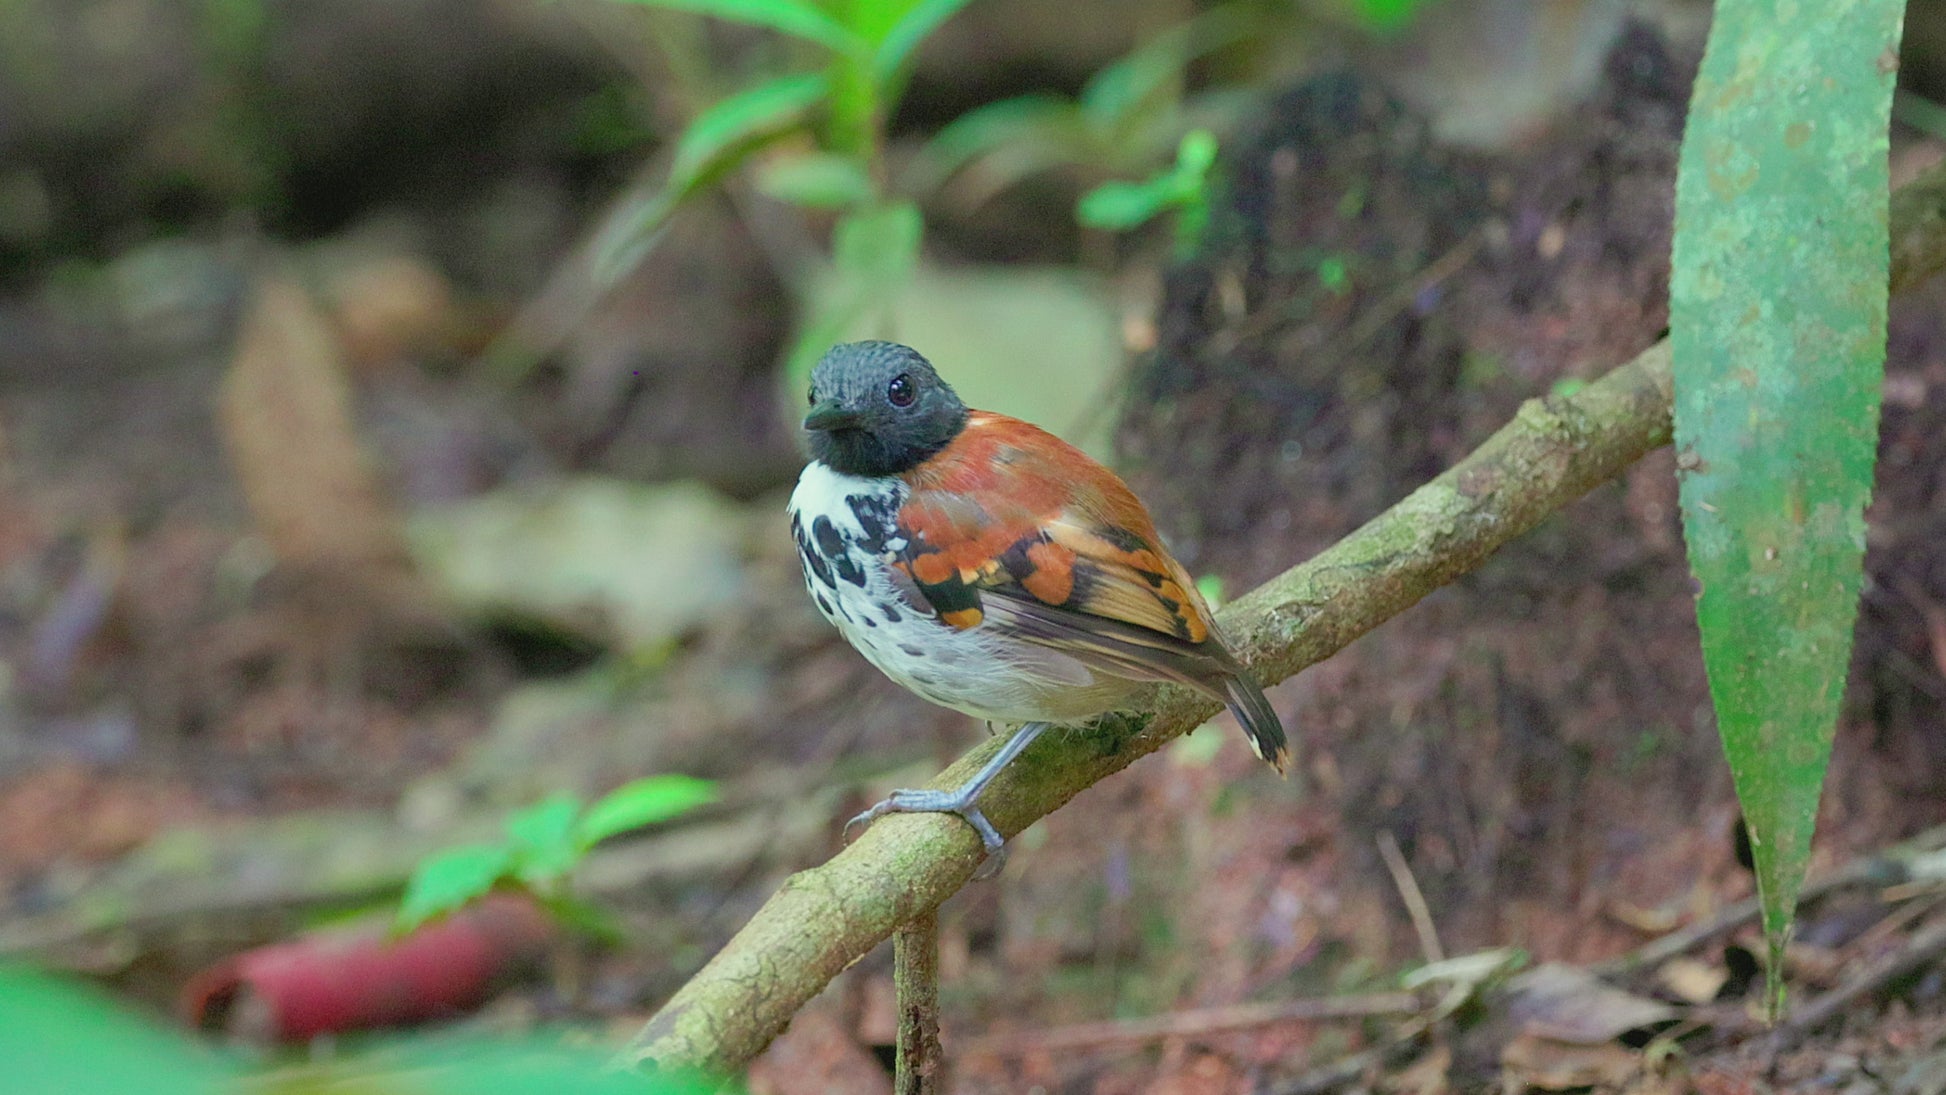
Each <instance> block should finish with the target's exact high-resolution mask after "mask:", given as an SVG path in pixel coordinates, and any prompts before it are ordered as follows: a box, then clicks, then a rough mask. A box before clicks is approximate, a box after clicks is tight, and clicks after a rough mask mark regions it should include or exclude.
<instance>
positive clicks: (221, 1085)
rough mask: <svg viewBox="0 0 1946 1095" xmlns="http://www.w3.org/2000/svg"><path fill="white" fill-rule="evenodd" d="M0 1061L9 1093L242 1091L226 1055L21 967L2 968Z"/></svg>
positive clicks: (198, 1094) (204, 1094)
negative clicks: (4, 1066) (2, 1064)
mask: <svg viewBox="0 0 1946 1095" xmlns="http://www.w3.org/2000/svg"><path fill="white" fill-rule="evenodd" d="M0 1061H5V1062H6V1063H7V1071H6V1076H7V1078H6V1083H5V1085H4V1086H5V1087H6V1089H7V1090H9V1091H20V1092H29V1091H36V1092H39V1091H45V1092H66V1091H73V1092H88V1091H140V1092H144V1093H145V1095H146V1093H154V1095H209V1093H212V1092H221V1091H230V1090H240V1088H233V1087H232V1086H231V1085H232V1084H234V1083H236V1082H237V1081H238V1080H239V1079H240V1075H239V1074H240V1070H239V1069H238V1068H237V1066H236V1065H235V1064H234V1063H232V1062H231V1061H229V1060H227V1059H226V1058H224V1057H223V1056H221V1055H219V1054H217V1053H214V1052H212V1051H210V1050H209V1049H207V1048H206V1047H204V1046H201V1045H198V1044H196V1043H194V1042H191V1041H190V1040H188V1039H187V1038H183V1037H180V1036H178V1035H175V1034H173V1033H172V1032H170V1031H169V1030H167V1029H166V1028H164V1027H162V1026H160V1025H159V1024H155V1023H151V1022H149V1021H148V1020H146V1019H143V1018H140V1017H138V1016H137V1015H135V1014H134V1013H132V1012H130V1011H127V1010H125V1009H123V1008H121V1007H119V1006H117V1005H116V1004H115V1003H114V1002H113V1001H112V1000H110V999H109V998H108V997H107V996H105V995H103V994H102V993H100V992H98V991H96V990H94V989H92V988H90V987H88V986H86V985H82V984H79V983H76V982H73V981H69V980H66V979H61V978H55V977H51V976H48V975H46V974H42V973H38V972H35V971H32V970H24V969H19V968H6V967H0Z"/></svg>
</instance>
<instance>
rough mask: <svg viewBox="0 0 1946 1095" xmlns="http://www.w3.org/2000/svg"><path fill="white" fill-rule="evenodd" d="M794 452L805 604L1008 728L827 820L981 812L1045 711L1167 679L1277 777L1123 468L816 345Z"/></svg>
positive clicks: (1264, 710) (885, 359)
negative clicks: (907, 784)
mask: <svg viewBox="0 0 1946 1095" xmlns="http://www.w3.org/2000/svg"><path fill="white" fill-rule="evenodd" d="M809 394H810V411H809V413H807V414H806V415H805V417H804V432H805V439H806V443H807V447H808V449H809V451H810V457H811V459H810V461H809V462H808V463H807V464H806V465H805V467H804V471H803V473H802V474H801V475H800V476H799V478H798V482H797V487H796V489H795V490H794V491H793V492H792V494H791V499H790V503H789V507H788V512H789V514H790V524H791V534H792V536H793V537H794V538H795V539H796V544H797V555H798V560H799V563H800V564H801V567H802V569H803V572H804V582H805V587H806V589H807V590H809V592H810V595H811V599H812V601H813V603H814V604H816V605H817V609H818V611H819V613H821V614H822V615H823V616H824V618H825V619H826V620H828V621H830V622H831V623H832V624H834V625H836V627H837V629H838V631H839V632H840V633H841V634H842V635H843V636H844V638H845V639H846V640H847V641H849V642H850V643H851V645H852V646H853V647H855V648H856V649H857V650H858V652H859V653H861V654H863V655H864V656H865V658H866V660H867V661H869V662H871V663H872V664H873V665H874V666H876V667H877V668H878V669H879V670H880V671H881V672H883V673H884V674H885V675H886V676H887V677H890V678H891V679H892V680H893V681H895V682H897V683H898V684H900V685H903V686H904V687H906V688H907V689H909V690H911V691H912V692H914V693H917V694H918V695H919V696H921V697H923V698H925V699H927V700H930V701H931V702H933V703H936V704H939V705H940V706H943V707H948V708H952V709H954V710H957V711H962V712H964V713H966V714H969V715H972V716H974V717H975V718H978V719H983V720H986V721H987V722H989V723H1003V724H1015V725H1017V726H1018V729H1017V730H1015V731H1014V733H1013V736H1012V737H1011V738H1009V739H1008V741H1007V743H1006V744H1005V745H1004V746H1003V747H1002V748H1001V749H1000V751H999V752H998V753H996V754H994V756H993V757H992V758H991V759H990V760H989V761H987V763H986V764H985V765H984V766H983V767H982V768H981V769H980V770H979V771H978V772H976V773H974V775H973V776H971V777H970V778H969V779H967V780H966V781H965V782H964V783H962V784H961V785H960V786H958V787H956V788H953V789H951V790H896V791H893V792H892V793H891V794H890V795H889V796H887V797H886V798H885V799H883V800H882V801H880V802H878V803H877V804H875V805H874V806H872V807H871V808H870V809H868V810H866V811H864V812H863V813H860V814H859V815H858V816H856V817H854V818H852V819H851V820H850V821H849V822H847V824H846V830H847V831H850V830H851V829H852V828H853V827H854V826H856V825H861V824H869V823H870V822H872V821H873V820H875V819H877V818H879V817H882V816H884V815H885V814H888V813H933V812H937V813H950V814H955V815H957V816H959V817H960V818H962V819H963V820H964V821H965V822H966V823H967V824H968V825H970V826H972V828H973V830H974V831H975V832H976V833H978V834H979V837H980V841H981V844H982V846H983V847H984V849H985V852H986V861H985V862H984V863H983V864H982V873H989V871H990V870H998V866H999V864H1000V863H1001V862H1003V859H1002V857H1003V855H1004V849H1005V841H1004V840H1003V839H1002V838H1001V836H1000V833H999V831H998V830H997V829H995V828H994V826H993V824H992V823H991V822H990V821H989V820H988V819H987V817H986V815H985V814H984V813H982V812H981V810H980V807H979V802H980V797H981V795H982V794H983V793H984V792H985V791H986V789H987V787H988V786H989V785H990V784H991V783H992V782H993V780H994V778H995V777H996V776H998V775H999V774H1000V772H1001V771H1002V770H1003V769H1004V768H1005V767H1006V766H1007V765H1008V764H1009V763H1011V762H1012V761H1013V760H1014V759H1015V758H1016V757H1018V756H1019V755H1020V754H1021V752H1022V751H1024V750H1025V749H1026V748H1027V747H1028V746H1029V745H1030V744H1032V743H1033V741H1034V740H1035V739H1036V738H1038V737H1039V736H1040V735H1041V734H1042V733H1044V732H1045V731H1046V730H1047V729H1048V728H1049V727H1052V726H1060V725H1071V724H1075V723H1079V722H1081V721H1083V720H1086V719H1088V718H1090V717H1092V716H1095V715H1100V714H1103V713H1106V712H1109V711H1115V710H1122V709H1126V708H1127V707H1129V706H1130V705H1131V704H1133V703H1135V702H1138V701H1139V700H1140V699H1141V697H1143V696H1144V695H1145V693H1146V691H1147V688H1148V687H1149V685H1151V684H1152V683H1153V682H1157V681H1172V682H1176V683H1179V684H1184V685H1188V686H1189V687H1191V688H1193V689H1195V690H1197V691H1199V692H1201V693H1203V694H1204V695H1206V696H1209V697H1211V698H1212V699H1215V700H1218V701H1220V702H1222V703H1223V704H1225V705H1226V706H1228V708H1229V709H1230V711H1231V713H1232V714H1234V715H1235V716H1236V720H1237V722H1238V723H1239V724H1240V725H1241V726H1242V728H1243V732H1244V735H1245V736H1246V738H1247V739H1248V740H1249V743H1250V747H1251V749H1252V750H1253V751H1254V752H1255V753H1256V755H1257V756H1259V757H1261V758H1262V759H1264V760H1265V761H1267V762H1269V763H1270V764H1271V766H1272V767H1274V768H1276V769H1277V771H1278V772H1279V773H1280V774H1282V773H1284V772H1285V770H1286V767H1287V766H1288V764H1289V761H1290V749H1289V746H1288V744H1287V742H1286V739H1285V736H1284V728H1283V724H1282V723H1281V722H1280V721H1279V720H1278V717H1277V713H1276V711H1274V710H1273V709H1272V708H1271V706H1270V703H1269V701H1268V700H1266V699H1265V698H1264V694H1263V690H1262V688H1261V687H1259V686H1258V684H1257V682H1256V681H1255V680H1254V679H1253V678H1252V677H1251V676H1250V674H1249V672H1248V671H1247V670H1246V669H1245V668H1244V667H1243V665H1242V664H1241V663H1240V662H1239V661H1238V660H1237V657H1236V654H1235V652H1234V651H1232V650H1231V648H1230V647H1229V646H1228V645H1227V644H1226V643H1225V642H1224V640H1223V638H1222V636H1221V635H1220V634H1218V632H1217V631H1216V628H1215V623H1214V617H1213V613H1211V611H1210V608H1209V605H1208V604H1207V603H1206V602H1205V601H1204V599H1203V598H1202V596H1201V595H1200V594H1199V593H1198V591H1197V589H1196V584H1195V582H1194V581H1192V580H1191V579H1190V577H1189V574H1188V572H1187V571H1186V570H1185V569H1184V568H1183V566H1182V564H1181V563H1179V562H1177V561H1176V560H1175V558H1173V557H1172V556H1171V555H1170V554H1169V552H1168V551H1167V550H1166V549H1165V548H1164V547H1163V544H1162V541H1161V538H1160V537H1159V536H1158V535H1157V533H1156V528H1155V521H1154V519H1153V518H1151V517H1150V515H1149V512H1148V510H1147V509H1146V508H1145V507H1144V506H1143V505H1142V503H1141V501H1140V500H1139V499H1138V498H1137V497H1136V496H1135V493H1134V492H1133V491H1131V490H1130V489H1129V487H1128V485H1127V484H1125V483H1123V482H1122V480H1121V479H1120V478H1119V477H1117V476H1116V475H1115V473H1114V472H1112V471H1109V470H1108V469H1107V468H1105V467H1103V466H1102V465H1101V464H1099V463H1097V462H1096V461H1095V460H1094V459H1092V458H1090V457H1089V456H1087V455H1086V454H1084V453H1083V452H1081V450H1079V449H1077V448H1075V447H1074V446H1072V445H1070V444H1068V443H1067V442H1065V441H1063V440H1061V439H1060V438H1058V437H1056V436H1054V435H1053V434H1051V433H1049V432H1047V431H1045V430H1043V429H1041V428H1040V427H1038V426H1035V425H1032V424H1031V423H1028V422H1025V421H1022V420H1020V419H1017V418H1010V417H1008V416H1006V415H1002V414H996V413H993V412H991V411H980V410H972V409H969V408H968V407H967V406H966V405H965V404H964V403H962V402H961V400H960V398H959V396H958V395H957V394H956V393H955V392H954V391H953V388H952V386H951V385H950V384H948V383H947V382H946V381H945V380H944V379H942V378H941V377H940V375H939V373H938V372H937V370H935V369H934V367H933V365H932V363H931V362H929V361H928V360H926V358H925V357H924V356H922V355H921V354H920V353H919V352H918V351H917V350H914V349H912V348H911V347H909V346H904V345H901V344H899V343H896V342H882V341H870V342H849V343H842V344H839V345H837V346H834V347H832V348H831V349H830V350H829V351H828V352H827V353H825V354H824V356H823V357H822V358H820V359H819V361H818V362H817V364H816V365H815V366H814V367H813V369H812V371H811V378H810V393H809Z"/></svg>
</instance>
